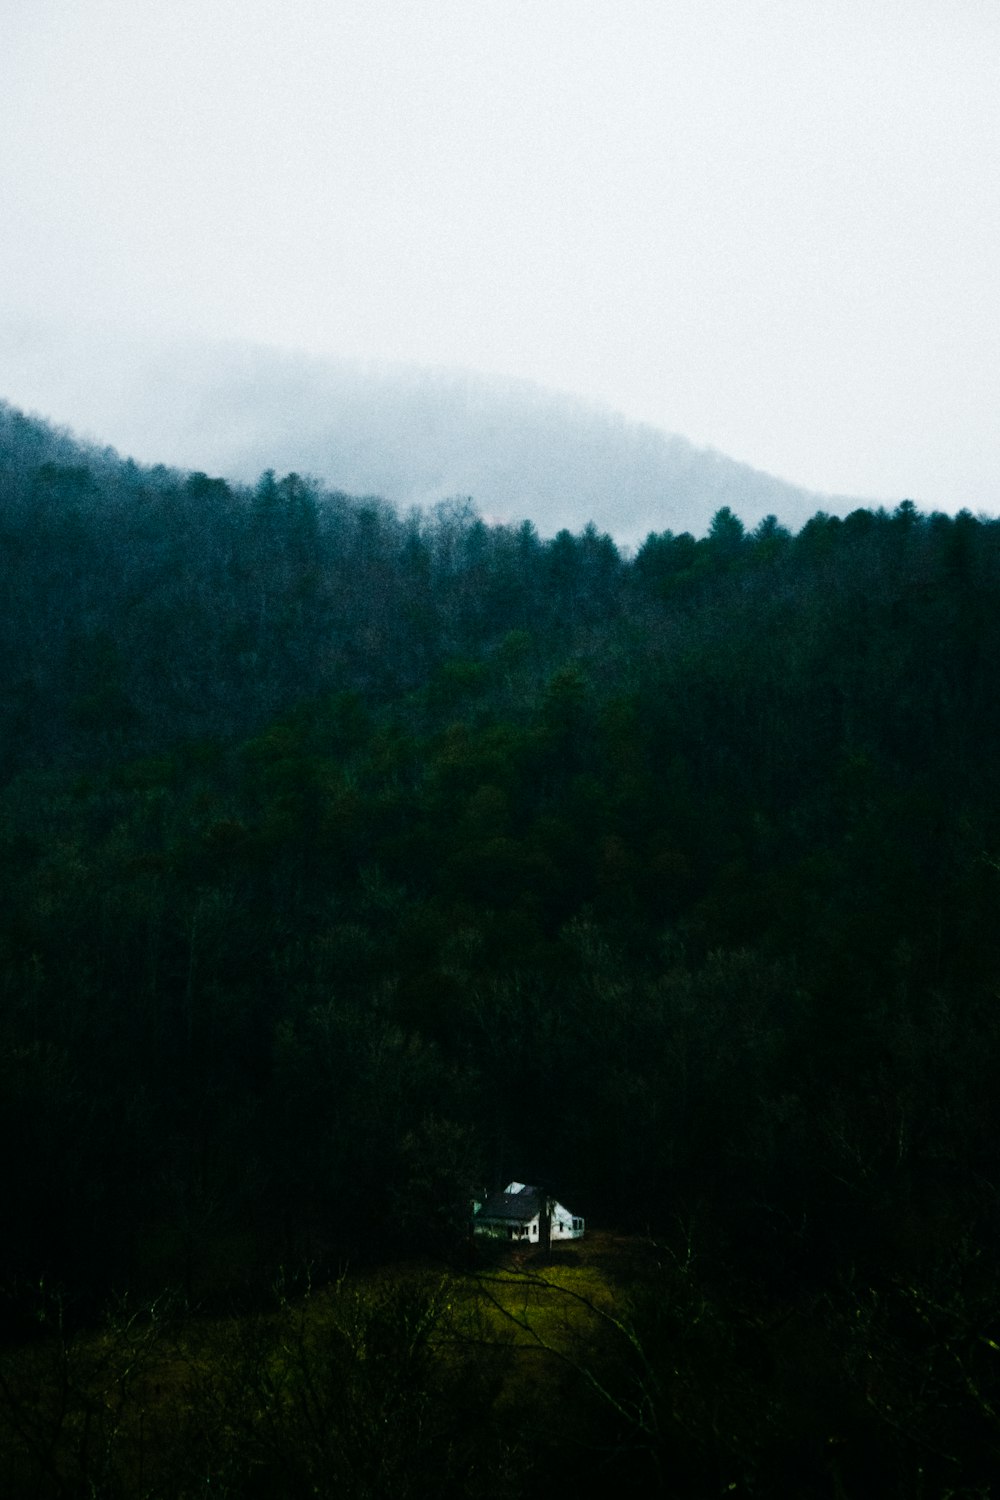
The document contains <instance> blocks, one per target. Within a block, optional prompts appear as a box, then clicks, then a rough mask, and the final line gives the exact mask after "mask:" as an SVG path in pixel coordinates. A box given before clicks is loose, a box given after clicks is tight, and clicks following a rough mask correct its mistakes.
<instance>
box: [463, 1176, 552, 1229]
mask: <svg viewBox="0 0 1000 1500" xmlns="http://www.w3.org/2000/svg"><path fill="white" fill-rule="evenodd" d="M511 1188H516V1189H517V1191H516V1192H511ZM541 1207H542V1195H541V1192H540V1191H539V1189H538V1188H536V1187H527V1186H525V1184H524V1183H522V1182H512V1183H511V1184H510V1185H509V1187H508V1188H507V1189H505V1190H504V1192H502V1193H491V1194H490V1196H489V1197H488V1198H487V1200H486V1202H485V1203H484V1204H483V1206H482V1208H481V1209H480V1210H479V1212H478V1214H477V1215H476V1218H477V1219H510V1220H512V1221H514V1222H516V1223H520V1222H522V1221H523V1220H527V1219H533V1218H534V1217H535V1215H536V1214H537V1213H540V1212H541Z"/></svg>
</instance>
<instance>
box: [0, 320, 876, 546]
mask: <svg viewBox="0 0 1000 1500" xmlns="http://www.w3.org/2000/svg"><path fill="white" fill-rule="evenodd" d="M5 342H6V344H7V358H6V361H5V364H6V367H7V368H6V379H7V391H8V393H9V394H10V395H11V396H12V397H13V398H15V399H17V400H18V401H19V403H20V404H21V405H22V406H23V405H25V404H29V405H31V406H32V407H34V408H35V409H36V410H40V411H42V412H44V413H45V414H46V415H48V416H52V417H56V418H60V419H67V420H72V421H73V423H74V424H75V425H77V426H83V427H84V428H85V429H86V430H88V431H90V432H93V433H95V434H97V435H98V436H100V437H101V438H102V439H103V440H106V441H110V442H113V443H114V444H115V446H116V447H117V448H118V449H120V450H121V451H123V452H125V453H130V454H132V455H133V456H135V457H137V458H140V459H143V460H146V461H150V462H156V461H160V460H163V461H166V462H169V463H172V464H175V465H179V466H181V467H190V468H197V469H210V470H211V471H212V472H213V473H216V474H223V475H225V476H226V477H227V478H230V479H234V480H239V481H241V482H244V483H252V482H254V481H255V480H256V479H257V477H258V475H259V474H260V472H261V471H262V470H263V469H266V468H274V469H277V470H279V471H288V470H294V471H296V472H297V473H300V474H310V475H313V476H315V477H316V478H317V479H319V480H321V481H322V482H323V483H325V484H327V485H329V486H331V487H333V488H335V489H339V490H344V491H347V492H349V493H351V494H359V495H379V496H381V497H382V498H383V499H385V500H388V501H390V502H392V503H393V504H394V505H397V506H400V507H402V508H403V509H406V508H407V507H409V506H410V505H421V506H426V505H431V504H434V503H435V502H437V501H439V500H443V499H448V498H453V497H455V496H463V497H464V496H469V497H471V498H472V500H473V501H474V503H475V505H476V506H477V508H478V509H479V510H480V511H481V512H482V513H483V514H485V515H491V516H496V517H499V518H501V519H504V520H510V521H517V520H524V519H530V520H531V521H532V522H533V523H534V524H535V525H536V526H537V527H538V529H539V531H540V532H541V533H542V534H543V535H553V534H554V533H555V532H556V531H558V530H559V529H560V528H562V527H568V528H569V529H570V530H573V531H578V530H581V529H582V528H583V527H584V526H585V525H586V524H587V522H588V521H592V522H593V523H594V524H595V525H596V526H597V528H598V530H600V531H607V532H609V533H610V534H611V535H612V536H613V537H614V538H615V540H616V541H617V542H619V543H620V544H628V545H637V544H639V543H640V542H641V541H642V540H643V538H644V537H645V536H646V534H647V533H648V532H649V531H662V530H664V529H666V528H668V527H669V528H670V529H672V530H674V531H693V532H695V533H700V532H703V531H704V530H705V529H706V528H707V527H708V525H709V522H710V521H711V518H712V516H713V515H714V514H715V512H716V510H718V509H719V508H720V506H723V505H728V506H730V507H731V508H732V509H733V510H734V511H735V512H736V514H737V515H739V516H740V518H741V519H742V520H743V521H744V523H745V524H746V525H748V526H754V525H756V524H757V522H758V521H760V520H761V519H762V518H763V517H764V516H765V515H768V514H775V515H777V516H779V517H780V518H781V520H782V521H783V522H784V523H785V524H786V525H789V526H793V527H797V526H801V525H802V524H803V523H804V522H805V521H807V520H808V519H809V517H810V515H812V514H813V513H814V512H815V511H816V510H818V509H824V510H828V511H833V512H836V513H838V514H846V513H847V511H849V510H852V509H854V508H855V507H856V506H857V505H858V504H860V503H862V502H860V501H858V500H856V499H854V500H852V499H849V498H847V497H844V496H821V495H816V494H811V493H809V492H808V491H806V490H804V489H802V488H799V487H796V486H795V485H793V484H789V483H786V482H784V481H782V480H780V479H776V478H773V477H772V476H771V475H768V474H764V473H761V472H759V471H757V470H754V469H752V468H751V467H749V465H747V464H743V463H739V462H736V461H735V460H734V459H732V458H728V457H726V456H725V455H723V454H721V453H716V452H713V451H710V450H706V449H699V448H696V447H694V446H693V445H692V444H691V443H689V442H687V441H686V440H685V439H684V438H683V437H680V436H677V435H675V434H670V433H665V432H662V431H660V430H659V429H657V428H655V427H652V426H647V425H643V424H641V423H637V422H630V421H627V420H626V419H625V418H624V417H621V416H619V415H618V414H616V413H615V412H613V411H611V410H609V409H606V408H603V407H600V406H597V405H591V404H588V403H586V402H584V401H582V400H579V399H577V398H573V397H571V396H565V395H560V394H558V393H556V392H552V391H547V390H544V389H542V388H540V387H537V386H533V385H530V384H529V383H527V382H516V381H503V380H500V379H497V378H489V377H487V376H483V375H475V374H471V373H463V372H459V371H447V370H441V371H435V370H422V369H410V368H406V367H399V366H375V365H364V364H361V363H358V362H354V363H352V362H350V361H347V360H341V361H336V360H332V359H327V360H321V359H309V358H305V357H303V356H297V355H290V354H281V353H278V352H276V351H274V350H268V349H261V348H253V347H240V346H227V345H205V346H200V345H178V346H174V347H162V346H154V345H149V346H143V345H139V344H136V343H133V342H128V341H116V340H114V339H113V338H111V337H110V336H105V337H103V338H98V337H97V336H96V335H90V336H88V337H87V338H86V339H84V338H83V337H82V336H78V339H77V341H76V342H74V341H73V340H71V339H68V336H66V335H63V336H62V337H61V338H60V340H59V341H58V342H53V343H51V344H49V343H47V342H46V340H45V338H44V337H40V336H39V335H38V332H37V331H36V330H33V331H32V337H31V338H30V339H29V338H27V337H24V338H22V339H20V340H19V339H18V338H17V337H16V334H15V332H14V331H11V330H8V331H7V336H6V339H5ZM83 372H86V374H84V373H83ZM900 498H902V497H900Z"/></svg>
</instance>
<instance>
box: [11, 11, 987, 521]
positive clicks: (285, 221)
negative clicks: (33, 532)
mask: <svg viewBox="0 0 1000 1500" xmlns="http://www.w3.org/2000/svg"><path fill="white" fill-rule="evenodd" d="M0 12H2V16H3V31H2V38H3V41H2V47H0V132H2V137H3V141H4V149H3V151H2V152H0V205H2V212H0V394H2V395H3V396H5V397H7V398H8V399H9V400H11V401H15V402H17V401H23V400H24V399H25V395H24V387H23V385H22V384H21V383H20V382H19V381H17V380H16V379H15V378H14V377H15V376H16V374H17V371H16V370H15V369H14V363H13V362H14V356H13V355H12V353H11V350H10V348H9V343H10V341H9V340H6V341H5V340H4V337H3V330H2V325H3V324H4V323H6V324H8V325H9V324H10V323H11V322H12V321H13V322H16V321H19V320H21V321H24V320H27V321H28V322H32V323H34V324H35V325H45V326H46V327H48V328H49V329H50V330H51V336H52V339H53V340H54V341H55V342H54V343H53V344H51V345H50V353H52V354H53V357H54V358H55V359H56V360H57V362H58V363H60V364H63V365H64V366H66V367H67V375H69V374H72V376H73V378H74V379H75V380H76V382H77V387H78V389H79V390H81V391H82V396H83V398H84V399H81V400H80V401H79V402H78V403H77V402H76V399H75V397H74V401H72V402H70V401H67V402H65V403H63V404H62V406H61V408H60V409H59V410H56V409H55V407H51V414H52V415H55V416H59V417H60V418H62V419H64V420H67V421H70V422H72V423H74V424H81V423H85V424H88V425H93V426H95V427H103V426H104V418H103V414H102V413H101V412H99V411H98V412H92V410H91V406H90V404H89V402H88V400H87V399H85V398H86V397H87V395H88V392H87V389H86V387H87V383H88V381H90V380H91V379H93V380H94V381H95V382H98V383H101V382H106V381H111V382H113V381H115V380H117V381H119V390H118V392H117V395H118V397H119V398H120V401H119V408H118V411H119V413H120V415H121V418H122V422H123V424H124V423H125V420H126V418H127V420H128V423H129V424H134V426H135V427H136V428H138V427H139V426H140V422H141V411H140V407H141V403H142V401H145V400H146V399H147V397H148V394H149V393H148V385H149V384H150V383H152V384H153V385H154V386H155V384H156V381H157V380H158V379H159V378H160V377H159V376H154V375H152V374H150V373H149V372H148V371H147V370H145V369H139V368H137V369H134V370H132V371H129V372H126V373H125V374H122V369H121V365H119V366H118V367H117V371H116V370H112V369H110V367H107V366H105V365H104V364H102V363H101V362H100V361H97V362H96V363H94V364H93V365H82V366H79V367H78V368H76V369H75V370H74V371H70V370H69V368H68V367H69V366H70V365H71V364H72V363H73V361H74V359H75V358H76V354H74V351H73V338H74V337H75V335H74V334H72V333H71V332H68V331H67V330H73V329H80V328H83V327H85V326H87V325H96V326H98V327H99V328H101V329H105V330H107V329H119V330H121V332H122V336H123V337H124V338H126V339H133V338H134V339H140V340H141V339H143V338H147V337H148V338H156V339H161V338H169V339H179V340H190V341H192V342H193V344H194V345H195V346H199V345H201V344H203V343H212V342H214V341H220V340H222V341H225V340H235V341H238V342H239V343H242V344H246V345H260V346H267V347H273V348H280V349H283V350H286V351H291V352H295V351H301V352H303V353H304V354H307V355H310V356H315V357H317V358H327V357H331V358H335V359H360V360H362V361H370V360H374V361H378V362H379V363H380V366H381V365H383V364H392V365H394V364H403V365H406V366H418V367H424V368H431V369H435V370H438V369H445V370H452V369H462V370H465V369H469V370H476V371H483V372H486V373H487V374H488V375H489V376H490V377H491V378H493V377H502V378H503V379H505V380H509V379H511V378H514V379H519V380H521V379H523V380H530V381H533V382H536V383H537V384H538V385H539V386H541V387H544V388H546V389H552V390H558V391H569V392H574V393H577V394H578V395H579V396H581V397H583V398H585V400H586V401H588V402H594V403H597V404H598V405H602V406H603V407H604V408H606V409H610V410H613V411H617V412H622V413H624V414H625V416H626V417H628V418H629V419H631V420H633V421H636V422H640V423H649V424H651V425H652V426H653V427H656V428H659V429H661V430H663V431H667V432H677V433H683V434H684V435H685V436H686V437H687V438H689V439H690V440H691V441H692V442H695V443H697V444H699V445H706V446H711V447H713V448H715V449H718V450H719V451H721V452H724V453H728V454H732V455H733V456H734V457H735V458H737V459H739V460H741V461H743V462H746V463H749V464H752V465H753V466H754V467H755V468H757V469H762V470H765V471H767V472H768V473H773V474H778V475H780V476H782V477H783V478H785V479H787V480H789V481H792V482H794V483H795V484H798V485H803V486H808V487H809V488H810V489H814V490H822V491H835V492H841V493H845V494H860V495H864V496H869V495H870V496H874V497H876V498H886V499H892V498H894V497H897V496H899V495H907V496H912V497H913V498H914V499H915V500H917V501H918V502H919V503H920V504H921V505H923V506H925V507H928V508H936V507H940V508H942V509H945V510H956V509H958V508H959V507H962V506H968V507H970V508H971V509H973V510H978V509H980V508H981V507H988V508H991V509H1000V436H998V434H1000V424H998V423H997V421H996V391H997V389H998V386H1000V276H998V269H997V268H998V257H997V244H998V242H1000V193H998V189H997V182H998V179H997V168H996V164H997V161H998V160H1000V9H998V7H997V5H996V4H995V0H952V3H951V4H949V5H944V4H942V3H941V0H906V3H905V4H904V3H903V0H827V3H826V4H824V5H823V6H817V5H805V4H802V3H801V0H626V3H624V4H622V3H616V4H612V3H611V0H592V3H588V4H587V5H585V6H580V5H573V4H571V3H570V0H532V3H530V4H529V3H528V0H504V3H500V0H480V3H477V4H476V5H470V4H468V3H467V0H425V3H424V4H421V5H419V6H417V5H403V4H401V3H400V0H367V3H366V4H364V5H349V4H343V3H338V4H331V3H330V0H296V4H295V5H294V6H283V7H282V6H279V5H277V4H276V0H211V3H210V4H205V3H203V0H174V3H173V4H171V5H169V6H147V5H136V4H135V3H134V0H31V3H30V4H20V5H15V4H14V3H13V0H8V3H6V4H4V3H3V0H0ZM60 339H61V340H63V345H62V348H61V349H60V350H56V348H55V344H56V343H58V341H59V340H60ZM5 342H6V345H7V347H5ZM78 350H79V346H78ZM192 363H193V364H194V365H195V366H196V367H197V366H198V364H199V360H198V358H197V357H194V358H193V360H192ZM237 363H238V361H237ZM197 373H198V375H199V379H200V377H201V374H202V373H204V372H202V371H201V370H200V369H198V370H197ZM282 378H283V379H285V378H287V380H288V381H289V382H291V383H292V384H294V381H293V380H292V377H291V376H290V375H289V376H287V377H286V376H283V377H282ZM450 378H451V377H447V378H446V380H447V379H450ZM331 379H332V377H331ZM167 385H168V386H169V389H170V390H171V392H172V395H171V400H173V399H174V397H175V395H176V393H177V390H178V387H177V386H176V385H175V384H172V383H171V382H167ZM133 387H134V394H135V398H136V403H137V405H136V409H135V410H134V411H133V410H130V408H129V403H130V399H131V396H132V394H133ZM199 389H201V387H199ZM230 394H231V393H230ZM177 399H178V400H180V401H181V402H182V404H183V406H184V409H185V411H186V412H188V413H189V414H192V413H193V410H194V408H196V407H197V406H198V403H199V401H200V397H199V396H198V395H197V393H195V392H192V393H189V394H187V395H183V396H180V395H178V396H177ZM386 399H388V397H386ZM41 404H42V406H43V408H45V409H48V403H45V402H43V403H41ZM232 405H235V406H236V407H237V408H238V409H239V411H240V413H241V414H244V413H246V412H248V410H249V408H248V404H247V401H246V398H245V396H244V395H242V394H241V395H240V396H239V398H238V399H237V398H236V397H235V396H232V398H231V401H230V406H232ZM404 406H405V402H404ZM74 408H75V409H74ZM116 420H117V417H116ZM171 420H173V421H175V422H178V421H179V420H180V418H179V416H177V415H172V416H171ZM218 420H219V426H220V442H221V437H222V434H223V429H228V426H229V424H231V423H232V422H233V420H234V418H233V413H232V411H231V410H228V409H227V413H226V415H225V417H223V416H222V414H221V413H220V414H219V419H218ZM380 420H381V419H380ZM414 420H416V421H418V422H419V421H422V420H424V419H423V418H422V417H416V416H414ZM427 420H428V421H430V420H431V419H430V418H429V417H428V418H427ZM441 420H442V421H444V422H445V424H446V425H449V424H450V422H451V420H452V419H451V418H450V417H449V418H447V419H446V418H444V417H442V419H441ZM504 420H506V419H504ZM498 421H500V425H501V426H503V421H501V420H500V418H499V417H498ZM482 425H484V426H485V425H486V424H485V423H484V424H482ZM210 427H211V424H207V426H206V433H207V432H208V430H210ZM129 430H131V426H130V428H129ZM316 430H317V422H316V420H315V416H314V412H313V408H312V407H311V406H310V407H309V411H308V417H307V419H305V420H304V421H303V424H302V429H301V434H300V436H301V437H303V438H304V436H305V433H306V432H307V431H308V432H315V431H316ZM336 432H337V435H338V436H337V440H338V442H339V443H340V446H341V449H342V453H341V458H340V464H341V469H342V473H343V477H344V482H345V483H362V482H365V481H366V475H367V474H368V473H369V472H370V470H369V466H368V461H367V459H366V460H365V463H364V464H362V463H361V462H360V459H359V461H358V463H357V464H356V465H355V466H354V467H351V466H350V465H349V464H348V461H347V460H348V457H349V450H350V443H348V442H347V441H346V438H344V435H343V434H342V433H341V432H340V429H339V428H337V429H336ZM123 434H124V435H123ZM107 436H108V438H109V439H111V440H118V441H121V442H124V443H125V445H126V446H129V445H130V444H129V441H128V435H127V433H126V431H125V427H124V425H123V427H122V430H121V433H119V434H116V433H115V432H114V431H112V430H110V428H109V429H108V431H107ZM191 436H192V438H194V437H196V436H197V432H196V429H194V428H192V429H191ZM632 436H635V441H636V442H639V439H638V437H637V436H636V435H634V434H633V435H632ZM154 437H155V433H153V432H152V431H150V433H149V438H150V441H151V442H152V439H153V438H154ZM265 440H266V441H270V438H269V436H267V435H266V434H263V433H262V434H261V441H262V442H264V441H265ZM227 441H228V440H227ZM372 441H375V439H374V437H373V439H372ZM408 441H409V439H408V437H407V436H406V435H404V434H398V435H395V437H394V435H393V434H391V433H383V434H382V435H381V436H379V438H378V442H379V443H380V444H381V446H382V448H383V450H385V448H386V447H391V448H392V452H393V454H394V455H396V454H399V455H402V453H403V451H404V447H405V445H406V443H407V442H408ZM428 441H429V437H428ZM367 442H368V439H365V443H367ZM359 444H360V446H361V447H363V446H364V443H360V440H359ZM525 444H526V446H525V447H524V448H523V449H521V450H519V451H520V453H521V454H522V456H523V457H524V458H530V459H531V460H532V461H533V462H535V463H537V462H540V455H539V453H538V451H537V448H538V445H539V444H540V445H541V447H542V450H543V451H544V449H545V443H544V442H543V440H542V439H541V437H539V440H538V444H535V445H534V446H532V445H531V444H529V443H528V441H527V438H526V439H525ZM218 451H219V452H220V454H221V453H222V448H221V447H220V449H219V450H218ZM451 451H454V450H453V449H452V450H451ZM229 452H230V450H229V449H228V448H227V449H226V454H225V456H226V457H227V458H228V456H229ZM442 452H443V448H442V445H441V444H438V445H437V446H435V447H434V448H433V455H434V456H433V458H432V457H431V456H430V453H428V456H427V460H426V462H427V469H426V472H424V473H422V474H421V475H420V476H419V477H414V479H413V481H412V485H411V487H412V489H413V490H414V491H415V492H416V493H422V492H423V491H424V490H425V489H427V488H428V487H429V488H430V489H432V490H436V489H437V487H438V485H439V484H443V485H445V486H448V485H455V486H459V487H464V488H480V489H482V487H483V485H484V484H485V480H481V479H480V477H479V474H480V471H479V470H477V471H476V472H470V471H469V470H468V468H467V466H466V465H465V463H464V461H463V462H461V463H459V464H458V465H457V467H456V468H455V470H454V472H453V471H452V468H451V465H450V461H449V462H447V463H446V462H445V461H444V459H443V458H442V457H441V454H442ZM286 454H287V457H288V459H289V460H291V459H292V458H293V456H294V457H295V461H296V462H301V461H302V455H301V454H300V455H293V454H292V452H291V451H290V450H289V449H283V450H282V452H281V453H277V454H275V455H274V457H275V462H276V463H278V464H279V465H280V464H281V463H283V462H284V461H285V455H286ZM189 456H190V457H191V458H192V460H194V458H195V455H194V454H193V453H191V454H190V455H189ZM306 457H307V458H308V457H309V455H306ZM383 458H384V451H383ZM325 461H326V456H325V453H324V463H325ZM421 461H423V460H421ZM518 461H520V459H519V460H518ZM201 462H203V463H205V464H210V463H211V462H212V455H211V453H205V454H204V455H203V457H202V459H201ZM483 462H484V463H485V464H486V466H487V467H488V468H489V470H490V472H491V473H492V472H494V471H496V469H497V468H498V466H499V463H500V460H499V459H497V458H494V457H490V458H489V460H488V462H487V460H486V457H485V455H484V456H483ZM439 470H441V472H438V471H439ZM393 477H395V469H393ZM586 479H587V465H586V463H583V464H582V472H580V473H576V474H574V476H573V478H572V480H571V481H568V482H570V483H571V486H572V487H575V489H576V491H577V492H578V493H579V492H580V491H581V488H582V487H583V486H584V485H585V481H586ZM371 482H372V483H373V484H375V483H377V482H379V481H378V476H377V473H374V474H373V477H372V480H371ZM384 482H386V483H387V482H388V481H387V480H385V481H384ZM517 482H518V486H519V487H520V488H521V491H522V493H523V494H524V495H525V498H526V501H531V500H532V493H533V492H532V493H529V492H528V491H529V489H530V486H531V484H532V483H535V484H536V485H537V488H538V491H539V492H540V493H541V492H542V491H544V492H545V493H546V494H547V493H548V492H549V489H550V486H549V481H548V478H547V477H546V478H545V479H544V480H543V479H542V478H541V477H539V478H537V480H535V481H532V480H531V479H530V478H529V477H528V476H526V475H525V474H519V475H518V476H517ZM616 482H617V481H616ZM600 488H601V491H602V493H601V494H600V495H598V494H597V493H596V492H595V493H594V497H593V502H592V503H593V505H597V504H598V503H600V504H602V505H606V504H608V503H609V502H608V500H607V497H606V495H605V494H604V493H603V490H604V485H603V482H602V485H601V486H600ZM587 493H588V494H589V493H590V492H589V491H588V492H587ZM499 494H500V498H499V499H496V500H494V498H493V495H494V492H493V491H492V490H490V491H489V492H488V493H487V492H486V491H485V490H483V493H482V501H483V503H484V504H485V505H490V504H493V503H497V504H499V503H501V500H502V499H503V498H504V497H505V496H506V494H507V490H506V489H504V488H503V487H501V489H500V491H499ZM643 503H645V502H643ZM560 504H561V502H560ZM590 504H591V502H590V501H588V506H589V505H590ZM657 504H659V501H657ZM588 506H584V510H586V509H587V508H588ZM556 508H557V509H558V507H556ZM574 514H575V512H574Z"/></svg>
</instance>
